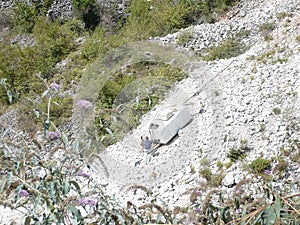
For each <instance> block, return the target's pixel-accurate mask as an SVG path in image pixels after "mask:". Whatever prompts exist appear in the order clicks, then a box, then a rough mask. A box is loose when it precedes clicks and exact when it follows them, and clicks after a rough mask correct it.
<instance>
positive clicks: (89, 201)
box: [76, 198, 97, 207]
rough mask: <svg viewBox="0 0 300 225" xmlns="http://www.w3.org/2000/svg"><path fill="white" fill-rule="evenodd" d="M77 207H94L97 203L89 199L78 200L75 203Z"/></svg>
mask: <svg viewBox="0 0 300 225" xmlns="http://www.w3.org/2000/svg"><path fill="white" fill-rule="evenodd" d="M76 202H77V203H78V204H79V205H90V206H94V207H95V206H96V205H97V202H96V201H95V200H93V199H91V198H80V199H78V200H77V201H76Z"/></svg>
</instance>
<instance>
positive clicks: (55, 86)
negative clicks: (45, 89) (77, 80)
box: [49, 83, 60, 90]
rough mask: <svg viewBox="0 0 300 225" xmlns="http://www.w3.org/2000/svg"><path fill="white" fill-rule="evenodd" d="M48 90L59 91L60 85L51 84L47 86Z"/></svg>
mask: <svg viewBox="0 0 300 225" xmlns="http://www.w3.org/2000/svg"><path fill="white" fill-rule="evenodd" d="M49 87H50V88H52V89H54V90H59V89H60V85H59V84H57V83H52V84H50V85H49Z"/></svg>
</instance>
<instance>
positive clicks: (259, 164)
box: [249, 157, 271, 173]
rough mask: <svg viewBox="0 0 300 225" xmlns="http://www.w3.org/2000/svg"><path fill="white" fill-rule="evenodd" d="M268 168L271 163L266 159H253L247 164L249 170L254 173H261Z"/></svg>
mask: <svg viewBox="0 0 300 225" xmlns="http://www.w3.org/2000/svg"><path fill="white" fill-rule="evenodd" d="M270 166H271V161H270V160H268V159H264V158H262V157H259V158H257V159H255V160H254V161H252V162H251V163H250V164H249V167H250V169H251V170H252V171H253V172H254V173H263V172H264V171H265V170H266V169H269V168H270Z"/></svg>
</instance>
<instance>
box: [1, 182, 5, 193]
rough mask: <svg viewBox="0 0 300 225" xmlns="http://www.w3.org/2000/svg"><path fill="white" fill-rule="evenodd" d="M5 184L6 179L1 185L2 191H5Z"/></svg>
mask: <svg viewBox="0 0 300 225" xmlns="http://www.w3.org/2000/svg"><path fill="white" fill-rule="evenodd" d="M5 184H6V180H3V181H2V183H1V187H0V193H1V192H2V191H3V189H4V187H5Z"/></svg>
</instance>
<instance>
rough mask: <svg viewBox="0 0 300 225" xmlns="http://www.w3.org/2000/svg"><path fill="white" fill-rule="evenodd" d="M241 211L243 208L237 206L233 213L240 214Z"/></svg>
mask: <svg viewBox="0 0 300 225" xmlns="http://www.w3.org/2000/svg"><path fill="white" fill-rule="evenodd" d="M242 211H243V209H241V208H238V209H236V210H235V214H241V213H242Z"/></svg>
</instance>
